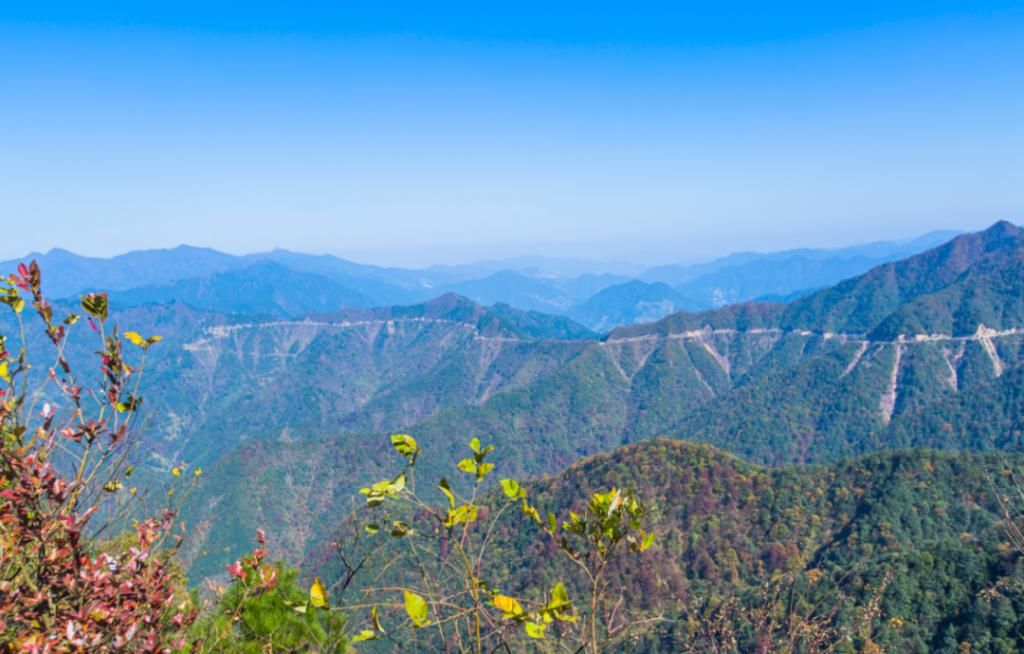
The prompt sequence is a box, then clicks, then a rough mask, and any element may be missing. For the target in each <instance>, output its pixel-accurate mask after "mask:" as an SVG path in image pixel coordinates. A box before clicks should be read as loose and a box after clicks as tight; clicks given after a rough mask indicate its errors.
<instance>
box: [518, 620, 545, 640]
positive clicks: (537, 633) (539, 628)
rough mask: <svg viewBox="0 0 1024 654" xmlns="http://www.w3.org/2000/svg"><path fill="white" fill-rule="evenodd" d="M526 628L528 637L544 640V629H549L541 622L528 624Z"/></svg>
mask: <svg viewBox="0 0 1024 654" xmlns="http://www.w3.org/2000/svg"><path fill="white" fill-rule="evenodd" d="M524 626H525V627H526V635H527V636H529V637H530V638H543V637H544V629H546V628H547V627H546V625H543V624H541V623H539V622H527V623H525V625H524Z"/></svg>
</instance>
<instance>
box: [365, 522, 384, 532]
mask: <svg viewBox="0 0 1024 654" xmlns="http://www.w3.org/2000/svg"><path fill="white" fill-rule="evenodd" d="M363 529H365V530H366V533H368V534H376V533H377V532H378V531H380V525H378V524H377V523H376V522H371V523H369V524H367V525H366V526H365V527H363Z"/></svg>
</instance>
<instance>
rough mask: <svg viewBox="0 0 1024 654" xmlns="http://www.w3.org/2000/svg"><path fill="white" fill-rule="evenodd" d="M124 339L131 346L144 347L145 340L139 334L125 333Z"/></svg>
mask: <svg viewBox="0 0 1024 654" xmlns="http://www.w3.org/2000/svg"><path fill="white" fill-rule="evenodd" d="M124 337H125V338H126V339H128V340H129V341H130V342H131V343H132V344H133V345H138V346H139V347H146V339H144V338H142V335H141V334H139V332H125V333H124Z"/></svg>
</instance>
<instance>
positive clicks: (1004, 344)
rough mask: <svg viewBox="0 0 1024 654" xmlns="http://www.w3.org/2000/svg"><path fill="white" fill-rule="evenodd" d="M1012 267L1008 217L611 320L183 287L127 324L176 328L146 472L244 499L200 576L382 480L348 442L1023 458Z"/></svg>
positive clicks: (308, 527) (526, 462) (208, 517)
mask: <svg viewBox="0 0 1024 654" xmlns="http://www.w3.org/2000/svg"><path fill="white" fill-rule="evenodd" d="M1022 260H1024V233H1022V230H1021V229H1020V228H1018V227H1016V226H1014V225H1011V224H1009V223H999V224H996V225H994V226H993V227H992V228H990V229H988V230H986V231H984V232H980V233H976V234H967V235H962V236H958V237H956V238H954V239H953V240H951V241H949V242H947V243H945V244H943V245H940V246H939V247H936V248H933V249H931V250H927V251H926V252H924V253H921V254H918V255H915V256H913V257H910V258H907V259H904V260H901V261H896V262H891V263H886V264H883V265H881V266H878V267H875V268H873V269H871V270H870V271H868V272H867V273H864V274H862V275H859V276H856V277H853V278H851V279H849V280H846V281H844V282H841V283H840V284H838V285H835V286H833V287H830V288H827V289H823V290H821V291H818V292H816V293H814V294H811V295H809V296H807V297H804V298H801V299H798V300H795V301H793V302H791V303H789V304H779V303H770V302H753V303H747V304H740V305H733V306H729V307H724V308H721V309H715V310H711V311H706V312H701V313H689V312H680V313H676V314H673V315H671V316H669V317H666V318H664V319H662V320H659V321H656V322H653V323H646V324H641V325H632V326H626V327H618V328H616V329H613V330H612V331H611V332H610V333H608V334H605V335H597V334H595V333H593V332H590V331H589V330H587V329H586V328H584V327H582V326H580V325H579V324H578V323H575V322H573V321H571V320H569V319H566V318H564V317H559V316H552V315H548V314H543V313H537V312H529V311H523V310H520V309H516V308H513V307H511V306H509V305H503V304H498V305H494V306H492V307H490V308H486V307H482V306H480V305H478V304H476V303H474V302H473V301H471V300H469V299H467V298H465V297H462V296H458V295H455V294H446V295H443V296H441V297H439V298H437V299H435V300H431V301H429V302H426V303H422V304H417V305H408V306H396V307H390V308H370V307H366V308H348V309H342V310H335V311H327V312H322V313H315V314H308V315H306V316H305V317H303V318H301V319H294V318H288V317H282V315H280V314H275V313H274V311H272V310H268V309H266V308H265V307H264V306H263V305H260V304H258V303H255V304H253V305H252V310H253V311H257V313H258V314H259V315H255V314H253V315H242V314H239V313H238V309H239V307H240V306H241V305H240V304H238V303H239V302H241V301H242V300H244V299H245V298H246V295H245V294H243V293H239V294H236V295H235V297H234V300H233V301H234V302H235V303H234V304H230V308H231V309H232V311H228V312H218V311H213V310H209V309H206V310H200V309H196V308H195V307H194V306H192V305H190V304H186V303H184V302H180V301H178V302H172V303H166V304H140V305H136V306H130V307H126V308H124V309H123V310H122V311H121V312H120V313H119V315H118V317H117V318H118V320H119V321H120V322H121V323H123V324H124V325H131V326H132V327H133V328H135V329H137V330H139V331H142V332H144V333H159V334H161V335H163V336H165V339H166V340H165V341H164V342H163V343H161V344H160V347H158V348H154V349H153V352H152V355H151V360H150V361H149V363H148V365H149V370H148V371H147V373H146V374H147V380H148V381H147V387H148V388H149V389H150V391H149V392H150V394H151V395H152V396H153V397H154V400H153V401H152V403H150V404H149V405H148V414H147V415H149V416H150V420H151V421H152V427H151V430H150V432H151V441H150V443H149V444H148V445H149V446H150V447H149V451H150V455H149V459H148V460H147V461H146V462H145V464H144V466H143V467H144V468H145V469H150V470H153V471H161V470H166V469H168V468H169V467H170V466H172V465H174V464H176V463H177V462H183V461H184V462H188V463H189V464H195V465H201V466H203V467H204V468H205V469H207V470H208V473H209V474H208V475H207V476H206V477H204V480H203V483H202V484H200V489H199V490H198V491H197V492H198V493H199V499H198V500H197V502H196V506H201V507H207V508H205V509H203V510H198V509H197V510H196V513H195V514H193V515H192V516H191V517H192V519H193V520H195V521H196V523H197V524H199V525H209V524H212V517H213V515H214V514H221V511H222V509H223V507H224V506H232V507H234V508H233V510H232V511H230V517H229V518H226V522H227V523H228V524H227V525H226V526H224V525H223V521H222V527H221V528H219V529H218V530H216V532H214V531H210V532H208V533H207V532H206V531H205V530H203V529H199V530H198V531H197V533H196V534H194V538H193V541H192V543H191V544H190V546H189V547H190V548H191V549H190V550H189V551H190V553H191V555H192V556H193V557H194V560H193V565H194V566H195V571H197V573H200V574H210V573H214V572H216V571H217V570H219V569H220V566H221V564H222V562H223V560H224V557H226V556H232V555H234V554H236V553H237V551H238V548H239V547H241V546H242V543H244V534H248V533H251V532H252V530H253V529H255V528H256V527H257V526H259V525H261V524H264V523H269V522H271V518H272V517H277V518H280V519H282V520H284V521H285V524H289V525H291V526H292V527H294V529H289V530H287V533H288V534H291V535H290V536H287V537H285V539H284V540H285V541H286V542H283V543H281V547H282V551H285V552H287V553H289V554H290V555H292V556H294V557H300V556H302V555H304V553H305V552H307V550H308V548H309V547H312V546H314V544H315V543H316V542H317V539H318V538H319V537H321V536H325V534H326V531H324V530H327V529H328V528H329V525H327V524H324V525H319V524H318V523H317V522H316V521H314V520H311V519H310V518H309V517H308V516H311V515H317V514H319V513H320V512H323V511H327V512H330V511H333V510H337V507H339V506H341V505H343V504H344V503H345V502H346V501H347V498H348V497H350V494H351V492H352V490H353V489H354V488H356V487H357V486H358V485H359V484H360V483H364V482H366V481H367V480H369V479H370V477H372V476H373V473H374V472H375V471H376V468H375V466H374V465H362V463H364V460H363V459H360V460H359V461H353V460H352V459H351V458H350V457H346V455H345V454H344V453H345V452H348V451H352V449H353V448H356V449H358V450H360V451H363V452H365V453H366V454H367V455H368V458H369V459H375V458H377V455H379V456H380V457H381V458H383V459H384V460H386V458H387V457H386V452H387V442H386V438H385V436H386V434H387V433H389V432H392V431H403V430H405V431H410V432H411V433H414V434H415V435H416V437H417V438H418V439H419V440H421V441H422V442H423V443H425V444H428V445H429V446H430V447H429V448H428V450H429V452H430V453H429V454H426V455H424V459H423V465H424V466H425V467H427V468H428V469H429V468H430V467H431V466H439V465H441V462H442V461H444V460H447V458H448V457H450V456H453V455H454V454H455V453H456V452H458V451H459V449H460V447H461V446H462V443H463V441H465V440H467V439H468V438H469V437H470V436H473V435H481V436H487V437H488V438H490V439H493V441H494V442H495V444H496V445H498V446H499V447H500V448H502V449H505V450H511V451H530V452H531V455H530V456H529V457H520V458H516V459H515V460H514V461H512V462H510V468H509V470H508V472H509V473H510V474H515V475H519V476H533V475H539V474H551V473H556V472H558V471H560V470H562V469H564V468H566V467H567V466H570V465H572V464H573V463H574V462H575V461H577V460H578V459H580V458H581V457H585V456H589V455H593V454H595V453H597V452H602V451H608V450H612V449H614V448H616V447H618V446H621V445H623V444H626V443H632V442H637V441H642V440H644V439H647V438H651V437H656V436H669V437H673V438H678V439H685V440H691V441H702V442H706V443H710V444H713V445H715V446H717V447H719V448H721V449H723V450H727V451H730V452H734V453H737V454H739V455H741V456H743V457H744V458H746V459H748V460H750V461H754V462H759V463H763V464H772V465H788V464H795V463H814V462H833V461H838V460H839V459H841V458H843V457H848V456H857V455H862V454H866V453H869V452H872V451H875V450H879V449H887V448H898V447H938V448H946V449H977V450H986V449H1002V450H1016V449H1019V448H1020V446H1021V443H1022V438H1021V435H1022V422H1021V421H1022V415H1024V396H1022V388H1024V383H1022V382H1024V379H1022V376H1024V368H1022V365H1021V364H1022V363H1024V361H1022V357H1024V347H1022V344H1024V331H1022V328H1024V288H1022V281H1021V280H1022V279H1024V276H1022V275H1021V272H1022V270H1021V266H1022ZM268 265H269V264H268ZM222 274H225V275H227V274H230V273H222ZM268 274H269V275H270V276H273V275H274V274H275V271H274V270H271V271H270V272H269V273H268ZM281 274H282V275H284V273H281ZM288 274H296V273H288ZM281 278H282V279H286V277H281ZM178 283H181V282H178ZM190 284H191V282H190ZM215 288H216V287H214V289H215ZM316 288H317V287H315V286H310V285H307V286H306V287H305V288H304V289H303V291H302V292H303V293H307V294H309V295H311V296H312V295H314V294H315V291H316ZM211 293H213V291H211ZM215 295H216V294H215V293H213V294H212V295H211V296H210V297H215ZM258 295H259V294H258V293H256V294H254V297H255V296H258ZM246 301H247V302H248V301H249V300H246ZM114 302H115V305H116V303H117V295H116V294H115V295H114ZM88 351H89V349H88V348H83V349H82V350H81V355H83V356H84V355H85V354H86V353H87V352H88ZM72 356H77V354H76V352H75V351H74V350H72ZM302 461H307V462H308V461H313V462H315V463H314V464H312V465H305V464H303V463H301V462H302ZM357 463H358V464H360V465H357ZM240 471H241V473H242V474H239V473H240ZM307 475H308V476H307ZM313 484H318V485H321V486H322V487H323V488H327V489H330V492H328V493H324V494H313V493H310V488H311V485H313ZM296 504H298V505H299V506H302V507H304V510H302V511H292V510H291V509H292V508H294V506H295V505H296ZM279 510H280V511H283V513H282V514H281V515H277V514H276V513H275V511H279ZM302 516H306V517H302ZM314 534H319V536H316V537H314ZM204 551H205V552H207V553H210V552H214V554H211V555H208V556H206V557H203V556H201V553H202V552H204Z"/></svg>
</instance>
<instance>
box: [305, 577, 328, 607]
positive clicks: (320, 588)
mask: <svg viewBox="0 0 1024 654" xmlns="http://www.w3.org/2000/svg"><path fill="white" fill-rule="evenodd" d="M309 601H310V603H311V604H312V605H313V606H315V607H317V608H323V607H325V606H327V589H326V588H324V585H323V584H322V583H320V578H319V577H313V585H312V586H310V587H309Z"/></svg>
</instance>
